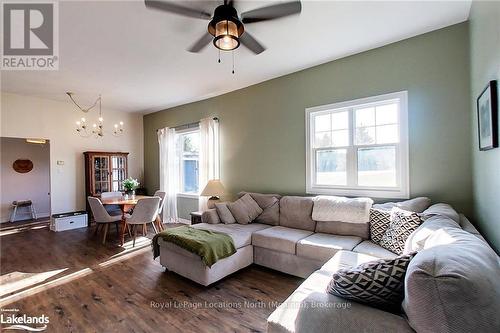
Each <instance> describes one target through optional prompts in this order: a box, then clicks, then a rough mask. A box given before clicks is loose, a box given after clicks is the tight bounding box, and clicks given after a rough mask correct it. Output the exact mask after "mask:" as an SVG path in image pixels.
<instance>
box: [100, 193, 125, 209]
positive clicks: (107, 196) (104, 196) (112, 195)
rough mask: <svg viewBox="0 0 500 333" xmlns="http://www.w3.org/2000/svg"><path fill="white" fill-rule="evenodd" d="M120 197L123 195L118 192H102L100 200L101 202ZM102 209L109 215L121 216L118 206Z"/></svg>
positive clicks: (108, 206) (107, 206)
mask: <svg viewBox="0 0 500 333" xmlns="http://www.w3.org/2000/svg"><path fill="white" fill-rule="evenodd" d="M122 197H123V193H122V192H120V191H114V192H102V193H101V199H102V200H109V199H120V198H122ZM104 208H105V209H106V211H107V212H108V213H109V214H110V215H121V214H122V211H121V209H120V206H118V205H106V206H105V207H104Z"/></svg>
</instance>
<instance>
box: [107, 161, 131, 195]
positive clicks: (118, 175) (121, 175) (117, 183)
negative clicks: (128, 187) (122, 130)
mask: <svg viewBox="0 0 500 333" xmlns="http://www.w3.org/2000/svg"><path fill="white" fill-rule="evenodd" d="M111 164H112V168H113V169H112V170H111V177H112V178H111V184H112V188H113V191H123V184H122V182H123V181H124V180H125V179H126V178H127V160H126V158H125V157H124V156H111Z"/></svg>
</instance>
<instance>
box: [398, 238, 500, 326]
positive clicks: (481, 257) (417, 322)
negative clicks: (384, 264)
mask: <svg viewBox="0 0 500 333" xmlns="http://www.w3.org/2000/svg"><path fill="white" fill-rule="evenodd" d="M425 246H426V248H425V249H424V250H422V251H420V252H419V253H418V254H417V255H416V256H415V258H414V259H413V260H412V261H411V263H410V266H409V267H408V271H407V273H406V281H405V300H404V301H403V309H404V311H405V313H406V315H407V316H408V321H409V323H410V325H411V326H412V327H413V328H414V329H415V330H416V331H417V332H498V331H499V330H500V316H498V314H499V313H500V283H499V280H498V277H499V276H500V265H499V263H498V256H497V255H496V253H495V252H494V251H493V250H492V249H491V248H490V247H489V246H488V245H487V244H486V243H484V242H483V241H481V240H480V239H478V238H477V237H476V236H474V235H472V234H470V233H468V232H466V231H464V230H461V229H458V228H442V229H440V230H438V231H436V232H435V233H434V234H433V235H432V236H430V237H429V239H428V240H427V241H426V244H425Z"/></svg>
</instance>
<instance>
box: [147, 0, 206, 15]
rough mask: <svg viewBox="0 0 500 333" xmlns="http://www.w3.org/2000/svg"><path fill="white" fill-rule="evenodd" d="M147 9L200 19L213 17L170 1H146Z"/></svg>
mask: <svg viewBox="0 0 500 333" xmlns="http://www.w3.org/2000/svg"><path fill="white" fill-rule="evenodd" d="M144 3H145V4H146V7H148V8H151V9H158V10H161V11H164V12H169V13H174V14H178V15H182V16H187V17H194V18H199V19H210V18H211V17H212V15H211V14H210V13H207V12H205V11H203V10H200V9H194V8H188V7H184V6H179V5H177V4H175V3H173V2H170V1H157V0H145V1H144Z"/></svg>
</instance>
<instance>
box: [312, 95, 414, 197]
mask: <svg viewBox="0 0 500 333" xmlns="http://www.w3.org/2000/svg"><path fill="white" fill-rule="evenodd" d="M394 100H399V112H398V118H399V143H383V144H364V145H357V144H355V141H354V140H355V132H356V119H355V118H356V115H355V111H354V110H355V109H360V108H362V107H369V106H371V105H380V104H383V103H381V102H387V103H388V104H389V103H390V102H391V101H394ZM346 110H347V111H348V122H349V128H348V130H349V134H348V135H349V145H348V146H338V147H322V148H314V147H313V146H312V144H313V142H314V136H315V134H316V132H315V129H314V122H313V121H312V120H313V119H312V118H313V116H315V115H318V114H321V113H324V114H331V113H333V112H332V111H335V112H344V111H346ZM305 120H306V121H305V124H306V193H308V194H326V195H342V196H369V197H373V198H394V199H407V198H409V194H410V182H409V147H408V145H409V143H408V92H407V91H399V92H393V93H388V94H383V95H377V96H372V97H365V98H359V99H354V100H349V101H345V102H339V103H333V104H328V105H321V106H316V107H310V108H306V109H305ZM374 126H376V124H375V125H374ZM388 146H394V147H395V149H396V183H397V184H398V185H397V186H396V187H380V186H359V185H357V184H358V177H359V172H358V166H357V165H358V150H359V149H360V148H373V147H388ZM336 149H346V150H347V152H346V154H347V157H346V158H347V160H346V177H347V185H319V184H316V183H315V181H316V172H315V170H316V153H317V152H318V151H329V150H336Z"/></svg>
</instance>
